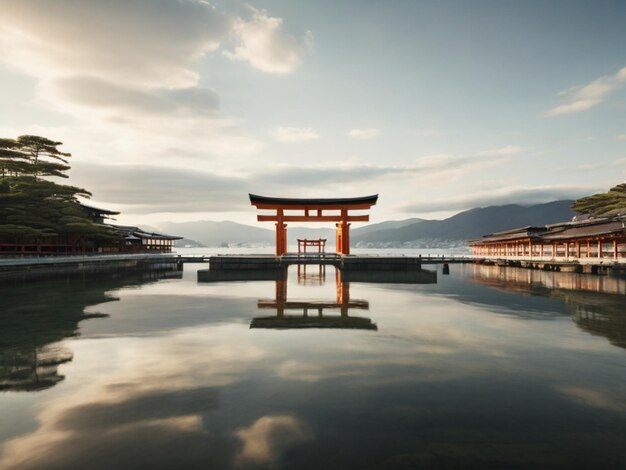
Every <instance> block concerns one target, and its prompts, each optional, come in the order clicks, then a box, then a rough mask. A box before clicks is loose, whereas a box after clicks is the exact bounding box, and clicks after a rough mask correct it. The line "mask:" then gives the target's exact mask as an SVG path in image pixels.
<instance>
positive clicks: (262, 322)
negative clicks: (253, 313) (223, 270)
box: [250, 270, 378, 330]
mask: <svg viewBox="0 0 626 470" xmlns="http://www.w3.org/2000/svg"><path fill="white" fill-rule="evenodd" d="M336 286H337V293H336V295H337V297H336V301H335V302H333V301H297V300H296V301H289V300H287V278H286V277H285V278H284V279H277V280H276V295H275V298H274V300H259V301H258V302H257V307H258V308H259V309H271V310H276V316H274V317H257V318H254V319H253V320H252V322H251V323H250V328H276V329H289V328H356V329H364V330H377V329H378V328H377V326H376V324H374V323H372V320H371V319H369V318H364V317H353V316H350V315H348V313H349V310H350V309H358V310H369V302H368V301H367V300H353V299H350V283H348V282H343V281H342V278H341V272H340V271H339V270H337V271H336ZM324 309H333V310H334V309H337V310H339V312H340V316H336V315H334V316H325V315H324V313H323V312H324ZM286 310H300V311H302V316H293V315H289V316H286V315H285V311H286ZM309 313H312V314H313V315H309Z"/></svg>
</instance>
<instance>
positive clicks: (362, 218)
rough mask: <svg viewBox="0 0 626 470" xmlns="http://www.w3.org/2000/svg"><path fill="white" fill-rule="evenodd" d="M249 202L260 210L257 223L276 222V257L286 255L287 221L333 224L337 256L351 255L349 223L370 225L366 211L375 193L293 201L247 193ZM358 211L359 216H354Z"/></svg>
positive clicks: (373, 202)
mask: <svg viewBox="0 0 626 470" xmlns="http://www.w3.org/2000/svg"><path fill="white" fill-rule="evenodd" d="M249 196H250V203H251V204H252V205H253V206H255V207H256V208H257V209H258V210H260V211H269V213H260V214H258V215H257V220H258V221H259V222H275V223H276V256H281V255H284V254H285V253H286V252H287V222H335V227H337V235H336V241H337V253H339V254H342V255H347V254H350V223H351V222H369V220H370V218H369V217H370V216H369V213H362V212H364V211H368V210H369V209H370V208H371V207H372V206H373V205H375V204H376V202H377V200H378V194H375V195H372V196H364V197H353V198H332V199H295V198H280V197H266V196H258V195H256V194H250V195H249ZM354 211H359V213H356V214H355V213H354Z"/></svg>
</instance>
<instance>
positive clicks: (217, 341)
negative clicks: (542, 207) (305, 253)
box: [0, 265, 626, 470]
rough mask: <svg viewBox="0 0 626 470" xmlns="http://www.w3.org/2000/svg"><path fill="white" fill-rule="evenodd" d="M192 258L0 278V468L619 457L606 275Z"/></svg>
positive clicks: (618, 337) (625, 364) (498, 462)
mask: <svg viewBox="0 0 626 470" xmlns="http://www.w3.org/2000/svg"><path fill="white" fill-rule="evenodd" d="M197 267H201V268H204V267H205V266H202V265H196V266H194V265H187V266H186V267H185V271H184V273H183V274H182V277H181V273H161V274H158V273H151V274H150V273H147V274H143V275H139V274H126V275H121V274H119V275H115V276H113V275H107V276H104V277H102V276H101V277H99V278H90V277H87V278H84V277H79V278H64V277H61V278H57V279H55V280H49V281H39V282H32V283H29V284H12V285H7V284H6V283H5V284H4V285H2V286H1V287H0V306H1V308H0V353H1V356H0V361H1V363H0V374H1V375H0V419H1V421H0V446H1V447H0V468H2V469H43V468H45V469H73V468H77V469H84V468H88V469H111V468H113V469H116V470H117V469H136V468H150V469H159V468H185V469H187V468H190V469H191V468H201V469H230V468H244V469H245V468H288V469H369V468H385V469H409V468H420V469H422V468H446V469H447V468H481V469H482V468H594V469H598V468H616V469H617V468H626V449H625V446H624V444H625V443H626V349H625V348H626V308H625V307H626V282H625V281H624V280H617V279H613V278H608V277H595V276H581V275H575V274H561V273H544V272H539V271H528V270H521V269H520V270H518V269H514V268H498V267H478V266H456V265H452V266H451V274H450V275H449V276H446V275H442V273H441V268H440V267H434V266H433V267H432V269H433V270H435V269H438V270H439V272H438V273H436V274H434V273H431V274H428V273H426V274H425V275H424V276H422V277H421V278H420V280H419V281H420V282H422V283H420V284H399V283H361V282H351V283H346V282H343V280H342V279H341V278H340V277H338V276H336V274H335V272H334V269H332V268H328V269H327V271H326V273H325V275H324V274H323V273H320V272H319V271H318V270H317V269H314V268H311V267H309V268H308V271H307V273H306V275H305V274H304V273H303V272H301V273H300V276H298V273H297V270H296V268H295V267H292V268H290V272H289V278H288V280H287V281H286V282H283V281H281V280H279V281H275V280H269V281H246V282H219V283H201V284H200V283H198V282H197V281H196V272H195V270H196V269H197ZM396 281H397V279H396Z"/></svg>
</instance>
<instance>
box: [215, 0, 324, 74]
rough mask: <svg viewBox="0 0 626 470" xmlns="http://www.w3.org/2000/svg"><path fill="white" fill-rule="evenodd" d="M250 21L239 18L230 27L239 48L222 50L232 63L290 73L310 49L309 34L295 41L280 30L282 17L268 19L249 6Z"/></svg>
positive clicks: (263, 13)
mask: <svg viewBox="0 0 626 470" xmlns="http://www.w3.org/2000/svg"><path fill="white" fill-rule="evenodd" d="M250 10H251V11H252V18H251V19H250V20H247V21H246V20H244V19H242V18H238V19H237V20H236V21H235V24H234V26H233V29H234V32H235V34H236V35H237V36H238V37H239V39H240V41H241V45H239V46H237V47H235V50H234V51H224V55H225V56H226V57H228V58H229V59H231V60H241V61H246V62H249V63H250V64H251V65H252V66H253V67H255V68H257V69H259V70H261V71H263V72H267V73H276V74H286V73H291V72H293V71H294V70H295V69H296V67H297V66H298V65H300V63H301V62H302V60H303V58H304V56H305V55H306V54H307V53H308V52H309V51H310V50H311V47H312V42H313V35H312V34H311V32H310V31H308V32H307V33H305V35H304V36H303V37H302V38H299V39H298V38H295V37H294V36H291V35H290V34H287V33H285V32H284V31H283V20H282V18H276V17H272V16H269V15H268V13H267V12H266V11H265V10H257V9H255V8H253V7H250Z"/></svg>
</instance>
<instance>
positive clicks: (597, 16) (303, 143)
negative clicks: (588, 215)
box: [0, 0, 626, 228]
mask: <svg viewBox="0 0 626 470" xmlns="http://www.w3.org/2000/svg"><path fill="white" fill-rule="evenodd" d="M625 24H626V2H624V1H621V0H616V1H603V0H590V1H574V0H567V1H566V0H563V1H558V0H555V1H551V2H545V1H544V0H537V1H533V0H526V1H517V2H515V1H512V0H505V1H501V0H492V1H488V0H474V1H468V0H459V1H452V0H450V1H448V0H443V1H435V0H432V1H419V0H415V1H409V0H406V1H399V0H388V1H384V2H381V1H368V0H359V1H355V0H315V1H296V0H266V1H256V0H252V1H250V2H243V1H237V0H232V1H215V2H212V3H209V2H206V1H201V0H108V1H106V2H103V1H100V0H0V137H8V138H14V137H17V136H18V135H23V134H35V135H42V136H45V137H48V138H50V139H53V140H58V141H61V142H63V146H62V147H61V148H62V149H63V150H65V151H68V152H71V153H72V155H73V156H72V170H71V171H70V179H69V183H70V184H73V185H76V186H81V187H84V188H86V189H88V190H89V191H91V192H92V193H93V198H92V200H91V201H90V202H89V203H90V204H91V205H96V206H98V207H105V208H109V209H114V210H120V211H122V214H121V215H120V216H118V217H117V221H118V222H120V223H127V224H133V225H137V224H151V225H154V224H158V223H159V222H163V221H174V222H186V221H194V220H215V221H219V220H234V221H237V222H242V223H250V224H256V222H255V219H256V213H255V210H254V208H253V207H251V206H250V203H249V200H248V193H256V194H261V195H266V196H284V197H351V196H365V195H369V194H379V202H378V204H377V206H375V207H374V208H373V209H372V212H371V215H372V217H371V219H372V221H374V222H379V221H383V220H400V219H406V218H410V217H422V218H428V219H436V218H444V217H448V216H450V215H453V214H455V213H458V212H460V211H462V210H466V209H470V208H473V207H481V206H487V205H499V204H508V203H520V204H533V203H541V202H548V201H552V200H557V199H565V198H576V197H580V196H584V195H588V194H592V193H595V192H600V191H605V190H607V189H608V188H609V187H611V186H614V185H616V184H619V183H622V182H624V179H625V178H626V171H625V170H626V27H625V26H624V25H625ZM268 228H269V227H268Z"/></svg>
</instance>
